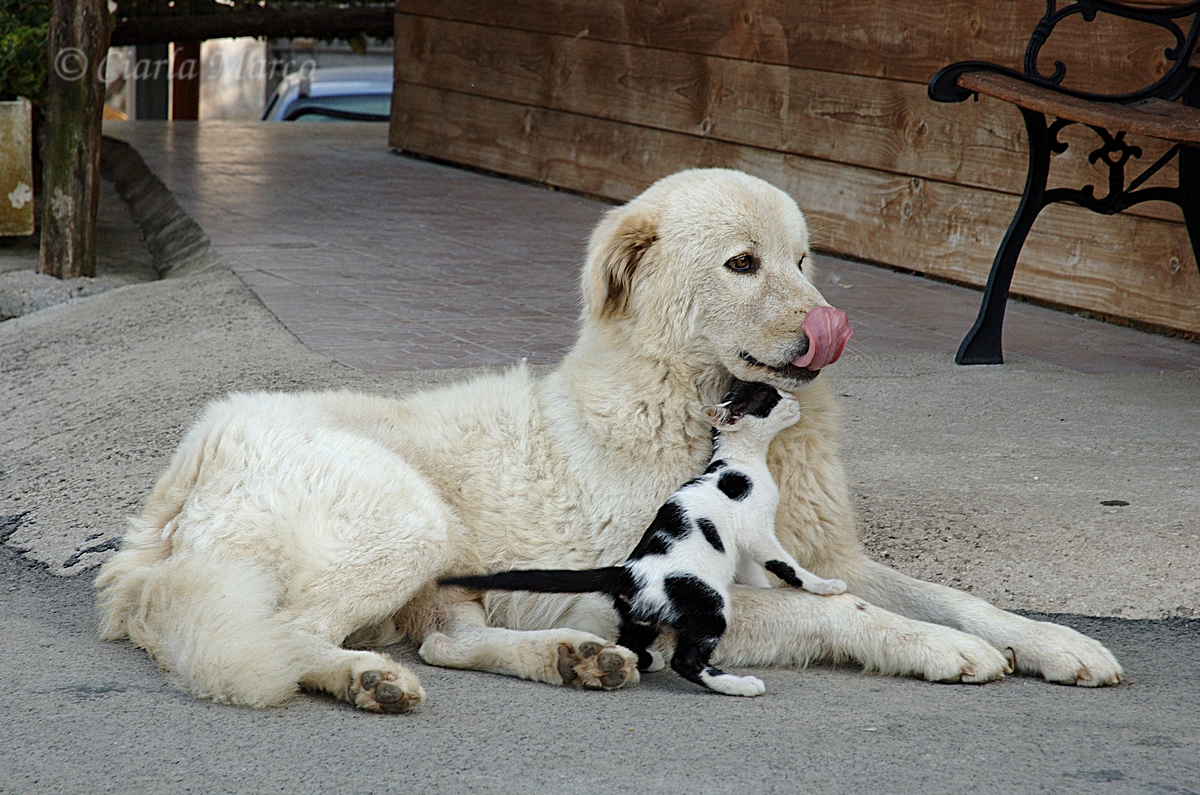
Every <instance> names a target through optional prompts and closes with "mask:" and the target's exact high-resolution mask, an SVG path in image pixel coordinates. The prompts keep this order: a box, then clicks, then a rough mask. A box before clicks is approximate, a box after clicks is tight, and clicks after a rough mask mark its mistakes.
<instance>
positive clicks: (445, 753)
mask: <svg viewBox="0 0 1200 795" xmlns="http://www.w3.org/2000/svg"><path fill="white" fill-rule="evenodd" d="M0 583H3V586H0V589H2V590H0V636H2V637H3V638H4V639H5V642H4V646H5V651H4V654H3V655H2V656H0V682H2V684H0V693H2V695H0V738H3V741H2V750H0V792H3V793H10V792H11V793H81V792H92V793H106V792H119V793H138V792H156V793H177V792H178V793H183V792H198V793H199V792H203V793H210V792H212V793H216V792H288V793H327V792H339V793H347V794H348V793H393V792H439V793H440V792H446V793H459V792H461V793H530V792H556V793H576V792H578V793H588V794H589V795H595V794H596V793H605V792H624V793H660V792H661V793H678V792H691V791H694V792H709V793H725V792H729V793H740V792H761V793H798V792H820V793H825V794H826V795H834V793H848V794H851V793H864V792H887V793H925V794H926V795H932V794H933V793H966V792H977V791H978V792H984V791H986V792H994V791H998V790H999V791H1004V792H1008V793H1032V792H1054V793H1089V794H1093V793H1155V794H1156V795H1157V794H1160V793H1161V795H1166V794H1167V793H1171V794H1172V795H1186V793H1197V792H1200V764H1198V762H1197V760H1198V759H1200V690H1198V689H1197V687H1196V682H1197V681H1200V620H1196V619H1180V618H1172V619H1165V620H1141V621H1130V620H1123V619H1114V618H1088V617H1083V616H1073V615H1055V616H1052V617H1051V618H1053V619H1054V620H1056V621H1061V622H1063V623H1065V624H1068V625H1070V626H1072V627H1074V628H1076V629H1078V630H1080V631H1082V632H1086V633H1088V634H1090V635H1092V636H1093V637H1096V638H1098V639H1100V640H1101V641H1102V642H1104V643H1105V644H1107V645H1108V647H1109V648H1110V649H1112V650H1113V651H1114V652H1115V653H1116V655H1117V657H1118V658H1119V659H1120V660H1121V661H1122V663H1123V664H1124V666H1125V670H1126V673H1127V677H1126V680H1125V682H1124V683H1123V684H1121V685H1119V686H1118V687H1113V688H1105V689H1101V690H1086V689H1082V688H1077V687H1063V686H1056V685H1049V684H1046V683H1045V682H1042V681H1040V680H1037V679H1031V678H1024V677H1009V678H1007V679H1005V680H1003V681H1000V682H995V683H992V684H988V685H983V686H973V685H941V684H930V683H927V682H922V681H917V680H912V679H895V678H887V677H879V676H872V675H863V674H860V673H858V672H857V671H856V670H855V669H853V668H847V667H822V666H818V667H812V668H809V669H807V670H783V669H762V670H753V671H746V672H752V673H754V674H755V675H756V676H758V677H760V678H761V679H763V680H764V681H765V682H766V683H767V693H766V694H765V695H763V696H761V697H759V698H756V699H739V698H731V697H727V696H719V695H715V694H710V693H707V692H704V691H701V690H699V689H698V688H696V687H695V686H694V685H691V684H690V683H688V682H686V681H684V680H682V679H680V678H679V677H677V676H675V675H674V674H673V673H670V672H661V673H658V674H650V675H647V676H646V677H645V678H644V679H643V681H642V683H641V684H639V685H637V686H635V687H632V688H629V689H627V690H622V691H614V692H580V691H574V690H567V689H563V688H554V687H547V686H546V685H542V684H536V683H531V682H524V681H519V680H515V679H509V678H507V677H502V676H496V675H492V674H485V673H478V672H472V671H452V670H443V669H438V668H432V667H429V666H426V665H424V664H422V663H421V662H420V660H419V659H418V658H417V657H416V655H415V654H414V653H413V651H412V650H411V649H410V648H406V647H393V648H392V649H390V651H391V653H392V654H393V655H395V656H396V657H398V658H400V659H403V660H404V661H405V662H406V663H408V664H409V665H411V666H412V668H413V669H414V671H416V673H417V675H418V676H420V677H421V680H422V682H423V684H424V686H425V688H426V690H427V692H428V693H429V700H428V701H427V702H426V703H425V704H424V705H422V706H421V707H420V708H418V709H417V710H416V711H415V712H413V713H410V714H407V715H397V716H388V715H375V714H368V713H363V712H360V711H357V710H355V709H354V708H352V707H350V706H349V705H347V704H344V703H341V702H338V701H335V700H334V699H332V698H328V697H325V696H317V695H311V694H306V693H302V694H300V695H298V696H297V697H296V698H295V699H293V700H292V701H291V702H289V703H288V704H287V705H285V706H283V707H280V708H276V709H271V710H265V711H254V710H250V709H246V708H238V707H229V706H224V705H220V704H214V703H212V702H208V701H199V700H197V699H194V698H192V697H190V696H187V695H184V694H183V693H182V692H181V691H179V690H176V689H175V688H173V687H172V686H171V685H170V684H169V683H168V681H167V679H166V677H164V676H163V675H162V673H161V672H160V671H158V670H157V669H156V668H155V667H154V664H153V663H152V662H151V661H150V659H149V657H147V655H146V654H144V653H143V652H142V651H141V650H139V649H136V648H134V647H132V646H131V645H129V644H128V643H106V642H102V641H100V640H99V639H98V638H97V636H96V621H95V613H94V607H93V603H92V592H91V584H90V582H89V578H84V577H58V576H55V575H53V574H51V573H50V572H49V570H48V569H47V567H46V566H45V565H44V564H41V563H37V562H33V561H30V560H28V559H27V558H26V557H24V556H23V555H22V554H21V553H19V552H17V551H15V550H14V549H12V548H11V547H0ZM1037 617H1043V616H1037Z"/></svg>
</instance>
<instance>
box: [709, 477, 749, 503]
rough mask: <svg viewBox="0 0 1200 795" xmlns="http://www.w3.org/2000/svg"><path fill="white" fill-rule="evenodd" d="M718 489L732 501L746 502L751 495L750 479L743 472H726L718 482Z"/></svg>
mask: <svg viewBox="0 0 1200 795" xmlns="http://www.w3.org/2000/svg"><path fill="white" fill-rule="evenodd" d="M717 488H718V489H720V490H721V493H722V494H724V495H725V496H726V497H728V498H729V499H731V500H744V499H746V495H748V494H749V493H750V478H748V477H746V476H745V475H743V474H742V473H741V472H724V473H722V474H721V479H720V480H718V481H717Z"/></svg>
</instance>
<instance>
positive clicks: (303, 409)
mask: <svg viewBox="0 0 1200 795" xmlns="http://www.w3.org/2000/svg"><path fill="white" fill-rule="evenodd" d="M807 250H808V234H807V229H806V227H805V223H804V219H803V216H802V215H801V214H800V212H799V210H798V209H797V208H796V205H795V203H794V202H793V201H792V200H791V199H790V198H789V197H787V196H786V195H785V194H783V193H782V192H780V191H778V190H776V189H775V188H773V187H771V186H770V185H768V184H766V183H764V182H762V181H760V180H757V179H755V178H752V177H749V176H747V175H745V174H741V173H738V172H732V171H724V170H705V171H689V172H683V173H681V174H677V175H675V176H673V177H669V178H667V179H664V180H661V181H660V182H658V183H656V184H655V185H654V186H652V187H651V188H650V189H649V190H647V191H646V192H645V193H644V194H643V195H642V196H640V197H639V198H637V199H635V200H633V201H632V202H630V203H629V204H627V205H625V206H623V207H620V208H617V209H615V210H613V211H612V212H610V213H609V214H608V216H606V217H605V219H604V220H603V221H601V223H600V224H599V225H598V226H597V228H596V231H595V233H594V234H593V236H592V240H591V245H590V248H589V255H588V261H587V264H586V265H585V267H584V272H583V284H582V286H583V292H584V297H585V300H586V308H585V310H584V313H583V318H582V321H581V328H580V333H579V337H578V340H577V342H576V344H575V347H574V349H573V350H572V351H571V353H570V354H569V355H568V356H567V357H566V358H565V359H564V361H563V362H562V364H561V366H560V367H559V368H558V369H557V370H556V371H554V372H553V373H551V374H549V375H547V376H545V377H544V378H541V379H537V378H534V377H532V376H531V374H530V373H529V372H528V371H527V370H526V369H525V368H523V367H517V368H514V369H512V370H510V371H508V372H506V373H503V374H500V375H488V376H484V377H482V378H479V379H477V380H475V381H472V382H469V383H466V384H462V385H457V386H452V387H448V388H444V389H440V390H435V391H431V392H426V393H422V394H418V395H416V396H414V397H411V398H409V399H407V400H402V401H396V400H390V399H385V398H382V397H371V396H366V395H358V394H349V393H322V394H294V395H288V394H254V395H233V396H230V397H229V398H227V399H225V400H223V401H220V402H218V403H216V404H214V405H213V406H211V407H210V408H209V409H208V411H207V412H206V413H205V415H204V416H203V417H202V418H201V419H200V420H199V421H198V422H197V423H196V425H195V426H194V427H193V428H192V429H191V431H190V432H189V433H188V435H187V437H186V438H185V439H184V440H183V442H182V443H181V444H180V447H179V450H178V451H177V452H176V455H175V458H174V460H173V461H172V463H171V465H170V466H169V467H168V469H167V471H166V472H165V473H164V474H163V476H162V478H161V479H160V480H159V482H158V484H157V486H156V487H155V489H154V492H153V494H152V495H151V496H150V499H149V502H148V504H147V506H146V509H145V511H144V513H143V514H142V516H141V517H140V518H139V519H137V520H135V521H133V522H132V523H131V527H130V530H129V533H128V535H127V536H126V537H125V541H124V544H123V546H122V549H121V551H120V552H119V553H118V554H117V555H115V556H114V557H113V558H112V560H110V561H109V562H108V563H106V564H105V566H104V567H103V568H102V570H101V573H100V576H99V578H98V580H97V586H98V587H99V588H100V589H101V593H100V607H101V611H102V615H103V626H102V633H103V636H104V637H105V638H109V639H118V638H124V637H128V638H130V639H131V640H133V641H134V642H135V643H137V644H138V645H140V646H142V647H144V648H145V649H146V650H147V651H149V652H150V654H151V655H153V657H154V659H155V660H156V661H157V662H158V663H159V664H160V665H162V666H163V667H165V668H167V669H168V670H169V671H170V672H171V674H172V676H173V677H174V679H175V680H176V681H178V682H180V683H181V685H182V686H183V687H184V688H186V689H188V690H189V691H191V692H193V693H195V694H196V695H199V696H205V697H210V698H214V699H218V700H222V701H230V702H234V703H239V704H248V705H251V706H265V705H269V704H276V703H279V702H280V701H282V700H284V699H286V698H287V697H288V696H289V695H290V694H291V693H293V692H294V691H295V689H296V687H297V686H298V685H303V686H306V687H308V688H311V689H318V690H325V691H328V692H330V693H333V694H334V695H336V696H338V697H339V698H344V699H346V700H348V701H350V702H351V703H354V704H357V705H358V706H360V707H363V708H365V709H384V710H385V711H399V710H398V709H397V708H396V706H395V704H396V702H394V701H393V702H386V703H385V699H383V698H382V697H380V698H379V699H378V700H377V699H376V695H378V694H377V693H376V692H375V691H374V690H373V689H371V688H370V687H369V685H371V684H374V683H375V682H376V681H378V680H379V679H381V678H382V680H384V681H386V682H389V683H391V684H392V685H394V686H395V687H396V688H399V689H400V690H401V691H402V693H403V699H402V701H401V702H400V706H401V707H402V708H406V707H408V706H412V705H414V704H417V703H419V702H420V701H421V700H422V699H423V698H424V692H423V691H422V690H421V688H420V685H419V683H418V682H417V680H416V678H415V677H414V676H413V675H412V673H411V672H409V671H408V670H406V669H405V668H404V667H403V666H400V665H399V664H397V663H395V662H394V661H392V660H390V659H389V658H387V657H386V656H385V655H382V654H379V653H376V652H373V651H367V650H363V651H357V650H351V649H348V648H344V644H345V645H371V644H373V643H382V642H386V641H388V640H394V639H395V638H397V637H400V636H407V637H409V638H411V639H412V640H414V641H415V642H417V643H420V644H422V646H421V654H422V656H423V658H424V659H425V660H426V661H428V662H430V663H433V664H437V665H446V666H454V667H461V668H474V669H480V670H488V671H495V672H499V673H504V674H508V675H512V676H520V677H524V678H528V679H534V680H538V681H542V682H548V683H551V684H563V683H573V684H575V685H577V686H587V687H609V686H614V685H613V681H614V678H613V677H614V675H613V670H614V666H616V664H617V663H620V666H619V667H618V668H617V670H619V671H620V675H619V676H617V678H618V679H621V681H622V682H623V683H630V682H634V681H636V680H637V671H636V668H635V662H636V661H635V659H634V658H633V656H632V655H631V654H629V653H628V652H627V651H625V650H623V649H619V648H614V647H613V646H612V643H611V638H612V637H613V634H614V630H615V619H614V616H613V614H612V611H611V608H610V607H608V606H607V605H606V604H605V603H604V601H603V600H601V599H598V598H595V597H591V596H553V595H532V594H501V593H493V594H489V595H487V596H486V597H484V600H483V601H482V602H475V601H455V600H461V599H465V598H469V597H468V596H466V595H464V594H461V593H450V592H457V591H458V589H447V590H442V591H439V590H438V589H436V588H433V587H431V583H432V582H433V581H434V580H435V579H436V578H437V577H438V576H439V575H442V574H447V573H463V572H471V571H474V572H483V571H496V570H503V569H514V568H532V567H537V568H588V567H594V566H602V565H612V564H615V563H617V562H619V561H621V560H623V559H624V558H625V556H626V555H627V554H628V553H629V551H630V549H632V548H633V545H634V543H635V542H636V541H637V539H638V538H639V536H640V535H641V532H642V530H643V529H644V528H645V526H646V524H647V523H648V522H649V520H650V518H651V515H652V514H653V512H654V511H655V510H656V509H657V507H658V506H659V505H660V504H661V503H662V501H663V499H664V498H666V496H667V495H669V494H671V493H672V491H674V489H675V488H676V487H677V486H678V485H679V484H680V483H682V482H684V481H685V480H687V479H688V478H690V477H692V476H694V475H695V474H697V472H699V470H700V469H702V468H703V466H704V464H705V462H706V460H707V457H708V453H709V432H708V428H709V425H708V423H707V422H706V421H705V419H704V417H703V416H702V414H701V413H700V411H701V408H700V407H701V406H702V405H703V404H706V403H713V402H716V401H717V400H718V399H719V398H720V397H721V395H722V394H723V392H724V390H725V389H726V387H727V385H728V384H729V381H730V375H731V374H732V375H736V376H737V377H739V378H742V379H744V380H758V381H767V382H769V383H773V384H774V385H776V386H778V387H779V388H781V389H784V390H786V391H789V392H792V393H793V394H795V395H796V396H797V398H798V399H799V400H800V405H801V408H802V411H803V415H804V416H803V418H802V419H801V420H800V422H799V423H797V424H796V425H795V426H793V427H791V428H788V429H786V430H784V431H783V432H782V433H781V434H780V435H779V437H778V438H777V439H776V440H775V442H774V444H773V445H772V447H771V451H770V456H769V458H770V465H771V469H772V472H773V474H774V475H775V479H776V482H777V483H778V485H779V488H780V492H781V495H782V500H781V503H780V508H779V512H778V517H777V533H778V536H779V538H780V540H781V542H782V543H783V545H784V546H785V547H786V548H787V549H788V551H789V552H791V553H792V555H793V556H794V557H795V558H796V559H797V560H798V561H799V562H800V563H801V564H802V565H804V566H805V567H806V568H809V569H812V570H813V571H815V572H817V573H818V574H821V575H822V576H825V577H837V578H840V579H843V580H845V581H846V582H847V583H848V584H849V589H850V592H849V593H847V594H845V595H841V596H831V597H819V596H814V595H812V594H808V593H804V592H802V591H797V590H794V589H758V588H743V587H735V589H734V604H733V609H732V620H731V622H730V627H729V630H728V632H727V634H726V636H725V639H724V641H723V642H722V644H721V647H720V649H719V650H718V655H717V657H716V659H715V660H714V661H715V662H717V663H720V664H724V665H730V666H738V665H803V664H805V663H807V662H809V661H811V660H814V659H817V658H831V659H849V660H855V661H857V662H859V663H861V664H862V665H863V666H864V667H865V668H867V669H869V670H873V671H879V672H883V673H889V674H911V675H917V676H923V677H925V678H926V679H930V680H937V681H971V682H986V681H989V680H993V679H997V678H999V677H1001V676H1002V675H1003V674H1004V673H1005V672H1006V671H1008V670H1011V664H1012V663H1013V662H1014V661H1015V665H1016V667H1017V668H1018V669H1020V670H1021V671H1025V672H1029V673H1034V674H1040V675H1042V676H1044V677H1046V678H1047V679H1051V680H1054V681H1060V682H1076V683H1078V684H1083V685H1098V684H1108V683H1112V682H1116V681H1118V680H1119V678H1120V675H1121V668H1120V666H1119V665H1118V663H1117V661H1116V660H1115V659H1114V658H1113V657H1112V655H1111V654H1109V652H1108V651H1107V650H1106V649H1104V648H1103V647H1102V646H1101V645H1100V644H1099V643H1096V642H1095V641H1093V640H1091V639H1089V638H1086V637H1085V636H1083V635H1080V634H1079V633H1076V632H1074V631H1073V630H1070V629H1067V628H1065V627H1061V626H1058V625H1054V624H1048V623H1038V622H1033V621H1029V620H1027V619H1023V618H1020V617H1018V616H1015V615H1012V614H1010V613H1005V612H1003V611H1001V610H999V609H997V608H995V607H993V606H991V605H989V604H987V603H985V602H983V601H981V600H979V599H976V598H974V597H972V596H969V595H967V594H964V593H961V592H958V591H954V590H951V589H949V588H944V587H941V586H937V585H931V584H929V583H923V582H919V581H917V580H913V579H911V578H909V577H906V576H904V575H902V574H900V573H898V572H896V571H893V570H891V569H889V568H887V567H884V566H882V565H880V564H878V563H875V562H873V561H870V560H868V559H866V558H865V557H864V556H863V554H862V551H861V549H860V547H859V544H858V541H857V538H856V535H855V527H854V517H853V513H852V511H851V508H850V500H849V499H848V494H847V488H846V483H845V476H844V474H843V471H842V467H841V464H840V463H839V460H838V454H837V436H838V409H837V406H836V404H835V402H834V401H833V399H832V396H831V394H830V392H829V391H828V389H827V388H826V387H825V384H824V381H823V379H819V378H818V379H817V380H816V381H813V382H811V383H807V384H805V383H800V382H795V381H789V380H787V379H784V378H782V376H779V375H778V374H776V373H774V372H773V371H770V370H767V369H765V368H763V367H755V366H753V365H751V364H748V363H746V362H745V361H744V360H742V359H741V358H740V357H739V353H741V352H743V351H745V352H747V353H750V354H751V355H752V356H753V357H754V359H756V360H758V361H760V362H767V363H775V362H784V361H787V360H788V358H789V357H788V353H789V351H792V350H793V349H794V346H795V343H796V341H797V339H798V334H799V329H800V324H801V322H802V321H803V319H804V317H805V314H806V313H807V312H808V310H809V309H811V308H812V307H814V306H817V305H820V304H823V303H824V299H823V298H822V297H821V295H820V294H819V293H818V292H817V290H816V289H815V288H814V287H813V286H812V284H811V283H810V282H809V281H808V279H807V278H806V277H805V276H804V275H803V274H802V273H801V272H800V270H799V269H798V268H797V262H798V261H799V260H800V258H801V255H802V254H805V253H806V252H807ZM744 252H749V253H753V254H754V255H755V256H757V257H758V259H759V260H760V261H761V263H762V267H761V270H760V271H759V272H758V274H756V275H754V276H747V275H745V274H735V273H732V272H731V271H729V270H728V269H726V268H724V267H723V263H724V262H725V261H726V260H728V259H729V258H730V257H733V256H736V255H738V254H741V253H744ZM805 267H807V265H806V266H805ZM834 366H836V365H834ZM926 622H937V623H926ZM939 624H944V625H946V626H939ZM1000 650H1004V653H1001V651H1000ZM614 655H615V656H614ZM372 671H373V672H375V673H376V674H378V676H376V675H375V674H371V675H370V676H367V673H368V672H372ZM618 684H619V683H618ZM380 692H382V691H380Z"/></svg>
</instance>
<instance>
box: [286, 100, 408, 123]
mask: <svg viewBox="0 0 1200 795" xmlns="http://www.w3.org/2000/svg"><path fill="white" fill-rule="evenodd" d="M391 107H392V98H391V96H390V95H388V94H365V95H358V96H348V97H302V98H300V99H298V100H296V101H295V102H294V103H292V105H291V107H289V108H288V110H287V113H286V114H285V116H284V118H286V119H289V120H293V121H338V120H339V118H338V117H339V116H340V117H341V118H347V117H349V118H354V117H356V116H359V115H363V116H370V117H378V119H379V120H380V121H386V120H387V118H388V114H389V113H390V112H391ZM324 110H329V111H334V113H322V111H324ZM337 111H341V112H342V113H344V114H346V115H345V116H343V115H342V114H340V113H337Z"/></svg>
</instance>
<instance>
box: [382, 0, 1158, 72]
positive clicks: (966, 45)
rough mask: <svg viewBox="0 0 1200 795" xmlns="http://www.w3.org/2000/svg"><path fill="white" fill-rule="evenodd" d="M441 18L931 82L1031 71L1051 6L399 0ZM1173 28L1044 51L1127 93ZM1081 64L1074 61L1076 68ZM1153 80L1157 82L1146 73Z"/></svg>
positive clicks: (930, 1)
mask: <svg viewBox="0 0 1200 795" xmlns="http://www.w3.org/2000/svg"><path fill="white" fill-rule="evenodd" d="M396 10H397V11H398V12H401V13H407V14H416V15H419V16H426V17H432V18H436V19H448V20H456V21H459V22H474V23H478V24H483V25H490V26H494V27H502V28H510V29H513V30H524V31H534V32H539V33H552V34H556V35H560V36H568V37H578V38H581V39H594V40H598V41H607V42H615V43H618V44H636V45H641V46H647V47H654V48H657V49H662V50H673V51H677V52H686V53H695V54H699V55H715V56H720V57H724V58H735V59H738V60H748V61H754V62H757V63H772V64H780V65H785V66H795V67H800V68H804V69H814V70H819V71H831V72H840V73H843V74H856V75H866V76H869V77H886V78H889V79H892V80H904V81H909V82H915V83H925V82H927V81H928V80H929V78H930V77H932V76H933V74H934V72H936V71H937V70H938V69H940V68H942V67H943V66H946V65H947V64H949V63H952V62H954V61H965V60H976V61H992V62H994V63H999V64H1004V65H1006V66H1011V67H1014V68H1021V64H1022V59H1023V57H1024V52H1025V44H1026V42H1027V41H1028V40H1029V35H1030V34H1031V33H1032V32H1033V29H1034V27H1035V26H1036V25H1037V23H1038V21H1039V20H1040V19H1041V16H1042V14H1043V13H1044V12H1045V4H1044V3H1038V2H1032V1H1031V0H1025V1H1023V2H996V0H921V2H911V0H884V1H883V2H880V1H879V0H836V2H815V1H814V0H801V1H800V2H797V0H730V1H729V2H704V1H703V0H659V2H655V3H633V2H617V1H616V0H522V2H519V3H497V2H493V1H492V0H398V2H397V4H396ZM1174 43H1175V42H1174V39H1173V38H1172V37H1171V36H1170V34H1168V33H1167V32H1166V31H1165V30H1162V29H1160V28H1156V27H1154V26H1151V25H1145V24H1134V23H1130V22H1128V21H1126V20H1120V19H1116V20H1114V19H1113V18H1111V17H1106V16H1105V15H1101V17H1100V18H1099V19H1098V21H1097V22H1094V23H1091V24H1087V23H1084V22H1082V20H1080V19H1079V18H1078V17H1076V18H1073V19H1071V20H1068V21H1066V22H1063V23H1062V24H1061V25H1059V27H1058V28H1057V29H1056V30H1055V32H1054V36H1053V37H1052V38H1051V40H1050V41H1049V42H1048V43H1047V45H1046V46H1045V47H1044V48H1043V51H1042V54H1041V59H1040V60H1041V63H1042V64H1043V71H1045V72H1047V73H1049V72H1052V71H1053V68H1054V61H1055V59H1058V60H1062V61H1063V62H1064V63H1066V64H1067V67H1068V70H1069V71H1068V76H1067V81H1066V82H1067V84H1068V85H1075V86H1076V87H1079V88H1089V89H1090V90H1093V91H1119V90H1129V89H1130V88H1132V87H1136V86H1135V85H1133V84H1135V83H1137V82H1138V81H1142V82H1143V83H1145V82H1152V81H1153V79H1154V78H1156V77H1157V75H1158V74H1159V73H1160V72H1159V67H1160V65H1161V63H1162V60H1163V58H1162V53H1163V50H1164V49H1165V48H1167V47H1170V46H1174ZM1072 65H1074V68H1072ZM1145 77H1150V78H1151V80H1149V81H1143V80H1142V79H1143V78H1145Z"/></svg>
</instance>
